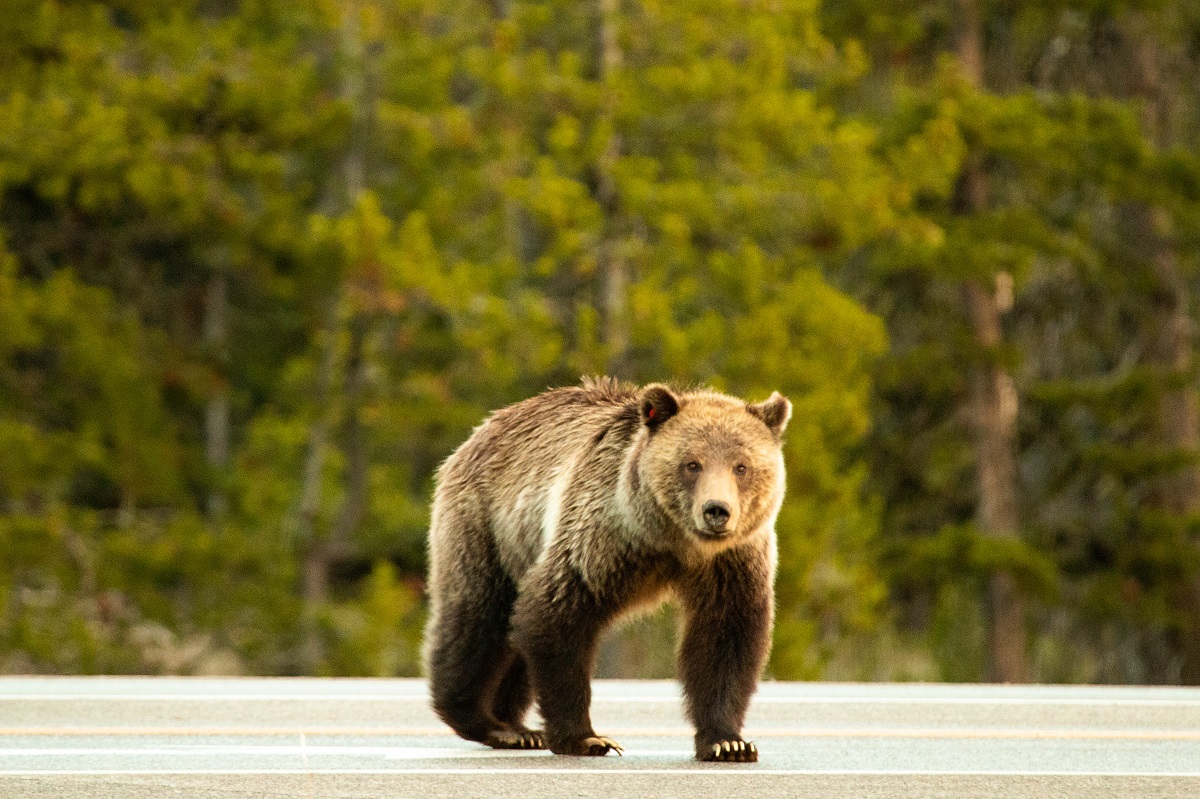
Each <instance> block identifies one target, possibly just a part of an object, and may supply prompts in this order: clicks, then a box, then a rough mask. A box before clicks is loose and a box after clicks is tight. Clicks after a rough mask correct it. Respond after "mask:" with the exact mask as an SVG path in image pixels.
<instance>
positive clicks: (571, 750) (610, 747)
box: [550, 735, 625, 757]
mask: <svg viewBox="0 0 1200 799" xmlns="http://www.w3.org/2000/svg"><path fill="white" fill-rule="evenodd" d="M550 751H552V752H554V753H555V754H556V755H577V756H579V757H603V756H604V755H607V754H608V753H609V752H616V753H617V754H618V755H620V754H622V753H624V751H625V749H624V748H622V746H621V745H620V744H619V743H617V742H616V741H614V740H613V739H612V738H605V737H604V736H602V735H593V736H589V737H587V738H581V739H579V740H577V741H573V742H570V743H566V744H565V745H564V744H562V743H560V744H558V745H556V746H551V747H550Z"/></svg>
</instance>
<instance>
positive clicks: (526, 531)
mask: <svg viewBox="0 0 1200 799" xmlns="http://www.w3.org/2000/svg"><path fill="white" fill-rule="evenodd" d="M636 397H637V394H636V388H633V387H627V386H624V385H622V384H619V383H617V381H615V380H611V379H601V380H585V381H584V383H583V385H581V386H573V387H570V388H557V389H552V390H550V391H546V392H544V393H542V394H538V395H537V396H534V397H531V398H529V399H526V400H522V401H521V402H518V403H516V404H513V405H509V406H507V407H505V408H501V409H500V410H498V411H496V412H495V413H493V414H492V415H491V416H490V417H488V419H487V420H486V421H485V422H484V423H483V424H481V425H480V426H479V427H478V428H476V429H475V431H474V433H472V434H471V437H470V438H468V439H467V441H466V442H465V443H463V445H462V446H460V447H459V448H458V450H457V451H456V452H455V453H454V454H453V455H452V456H450V458H449V459H447V461H446V462H445V463H444V464H443V465H442V468H441V469H440V470H439V474H438V489H437V498H436V502H437V504H438V505H439V506H444V505H457V506H459V507H469V508H471V509H472V510H473V512H476V513H478V514H479V515H480V518H479V521H480V522H481V523H482V524H483V525H486V527H487V528H488V529H489V530H490V533H491V534H492V535H493V536H494V537H495V539H496V542H497V545H498V549H499V554H500V557H501V560H502V561H504V564H505V566H506V568H507V569H508V571H509V572H510V574H513V576H514V577H519V575H520V574H521V573H523V572H524V571H525V569H527V568H528V567H529V566H530V565H531V564H532V563H533V562H534V561H536V559H537V557H538V555H539V554H540V553H541V551H542V549H544V548H545V546H546V545H547V544H548V542H549V540H550V539H551V538H552V537H553V534H554V532H555V530H556V528H557V524H558V513H559V510H560V508H561V505H562V501H563V496H564V494H565V493H566V491H567V489H568V487H569V486H570V484H571V482H572V480H573V479H580V478H582V477H584V475H583V474H582V472H583V469H581V468H579V467H580V466H581V465H583V464H586V470H587V472H588V473H589V475H590V477H589V478H588V479H589V480H591V479H594V477H595V475H597V474H600V475H603V476H604V477H605V478H607V479H604V480H602V482H603V483H607V482H609V480H611V482H612V486H615V483H616V480H617V479H618V476H619V470H620V465H621V463H622V462H623V460H624V451H625V448H626V447H627V445H628V444H629V440H630V439H631V438H632V434H633V431H634V430H635V429H636V427H637V419H638V415H637V406H636ZM593 488H595V489H600V488H601V486H600V485H594V486H593Z"/></svg>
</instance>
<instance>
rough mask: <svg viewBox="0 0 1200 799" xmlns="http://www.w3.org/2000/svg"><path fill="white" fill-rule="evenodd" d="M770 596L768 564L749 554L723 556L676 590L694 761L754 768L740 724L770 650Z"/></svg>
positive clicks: (761, 557)
mask: <svg viewBox="0 0 1200 799" xmlns="http://www.w3.org/2000/svg"><path fill="white" fill-rule="evenodd" d="M772 591H773V588H772V579H771V573H770V567H769V560H768V558H767V557H766V556H765V554H764V553H759V552H756V551H754V550H749V551H739V550H731V551H728V552H724V553H722V554H721V555H719V556H717V557H716V558H715V559H714V560H713V561H712V563H710V564H709V565H708V568H706V569H705V570H703V572H701V573H698V574H695V575H692V576H691V577H690V578H689V579H688V580H686V581H685V582H684V584H683V585H682V586H681V591H680V594H681V598H682V600H683V604H684V607H685V610H686V613H687V623H686V628H685V631H684V636H683V642H682V644H681V646H680V648H679V674H680V679H681V680H682V682H683V692H684V698H685V703H686V710H687V715H688V718H689V719H691V721H692V724H694V725H695V727H696V737H695V744H696V759H697V760H715V761H722V762H737V763H754V762H757V761H758V749H757V747H755V745H754V744H753V743H752V742H748V741H745V740H743V739H742V722H743V721H744V720H745V718H746V710H747V708H748V707H749V706H750V697H751V696H752V695H753V694H754V690H755V688H756V687H757V685H758V676H759V674H760V673H761V672H762V667H763V664H764V663H765V662H766V659H767V652H768V651H769V649H770V645H771V622H772V617H773V612H774V611H773V595H772Z"/></svg>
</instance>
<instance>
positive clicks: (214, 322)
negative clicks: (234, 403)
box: [204, 257, 230, 522]
mask: <svg viewBox="0 0 1200 799" xmlns="http://www.w3.org/2000/svg"><path fill="white" fill-rule="evenodd" d="M226 260H227V259H225V258H224V257H222V259H221V262H220V263H219V264H218V265H217V268H216V270H215V271H214V272H213V275H212V278H211V280H210V282H209V286H208V301H207V303H206V304H205V308H204V346H205V348H206V349H207V350H208V354H209V357H210V358H211V359H212V362H213V365H214V367H215V369H216V370H218V372H219V374H218V375H217V379H216V381H215V384H214V385H213V386H212V388H211V390H210V393H209V397H208V402H207V403H206V404H205V406H204V457H205V460H206V461H207V463H208V468H209V472H210V479H212V481H213V484H212V485H211V486H210V487H209V490H208V501H207V505H208V508H207V510H208V516H209V519H211V520H212V521H214V522H219V521H220V520H221V519H223V518H224V516H225V511H226V505H227V500H226V497H225V489H224V486H223V485H222V483H223V480H224V473H225V471H226V470H227V469H228V468H229V453H230V446H229V440H230V434H229V380H228V377H227V375H226V373H225V370H226V367H227V366H228V359H229V349H228V348H229V323H228V307H229V270H228V264H227V263H226Z"/></svg>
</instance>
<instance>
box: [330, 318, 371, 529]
mask: <svg viewBox="0 0 1200 799" xmlns="http://www.w3.org/2000/svg"><path fill="white" fill-rule="evenodd" d="M369 329H370V320H369V319H368V317H367V314H366V313H365V312H363V311H359V312H358V313H356V314H355V316H354V318H353V319H351V320H350V341H349V344H348V351H347V354H346V388H345V399H346V420H345V428H344V433H343V436H344V437H343V442H344V443H343V451H344V452H345V454H346V473H345V478H344V484H345V496H344V498H343V500H342V504H341V506H340V507H339V508H338V512H337V516H336V517H334V520H333V527H332V528H331V530H330V533H329V543H330V545H331V547H332V548H333V550H334V551H335V552H340V551H342V550H344V549H345V548H346V547H347V546H348V545H349V541H350V536H351V534H352V533H353V532H354V531H355V530H356V529H358V526H359V525H360V524H362V522H363V519H364V518H366V515H367V509H368V507H369V503H370V494H369V482H368V479H367V477H368V476H367V470H368V465H369V464H368V457H367V455H368V453H367V431H366V428H365V427H364V425H363V423H362V413H361V405H362V401H363V394H364V393H365V390H366V384H367V367H368V363H367V358H366V353H365V350H366V345H367V334H368V332H369Z"/></svg>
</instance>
